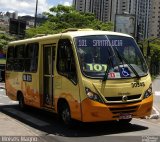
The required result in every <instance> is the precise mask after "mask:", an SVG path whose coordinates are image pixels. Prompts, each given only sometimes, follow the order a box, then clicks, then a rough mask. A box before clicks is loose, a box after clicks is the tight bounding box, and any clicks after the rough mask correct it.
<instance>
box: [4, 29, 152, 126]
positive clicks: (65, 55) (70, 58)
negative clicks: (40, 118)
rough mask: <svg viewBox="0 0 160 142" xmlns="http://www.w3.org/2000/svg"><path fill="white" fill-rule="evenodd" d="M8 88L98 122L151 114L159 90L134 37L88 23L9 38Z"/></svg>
mask: <svg viewBox="0 0 160 142" xmlns="http://www.w3.org/2000/svg"><path fill="white" fill-rule="evenodd" d="M6 93H7V95H8V97H9V98H11V99H12V100H18V101H19V106H20V107H21V108H23V107H24V106H25V105H29V106H33V107H36V108H41V109H46V110H50V111H53V112H55V113H57V114H58V115H59V116H60V117H61V118H62V120H63V121H64V122H65V123H66V124H71V122H72V120H79V121H82V122H97V121H110V120H117V121H119V122H123V123H129V122H130V121H131V119H132V118H142V117H145V116H149V115H150V114H151V110H152V103H153V94H152V84H151V76H150V74H149V70H148V67H147V65H146V61H145V60H144V57H143V55H142V53H141V51H140V49H139V47H138V45H137V44H136V42H135V40H134V39H133V37H131V36H129V35H126V34H122V33H116V32H109V31H95V30H91V29H90V30H89V29H88V30H87V29H77V30H73V31H72V30H68V31H65V32H62V33H59V34H54V35H46V36H41V37H34V38H30V39H24V40H19V41H14V42H11V43H9V45H8V52H7V63H6Z"/></svg>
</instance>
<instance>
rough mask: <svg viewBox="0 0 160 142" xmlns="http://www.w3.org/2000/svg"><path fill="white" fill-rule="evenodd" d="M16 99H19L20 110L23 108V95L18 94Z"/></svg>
mask: <svg viewBox="0 0 160 142" xmlns="http://www.w3.org/2000/svg"><path fill="white" fill-rule="evenodd" d="M18 101H19V108H20V110H24V108H25V103H24V97H23V95H22V94H20V95H19V96H18Z"/></svg>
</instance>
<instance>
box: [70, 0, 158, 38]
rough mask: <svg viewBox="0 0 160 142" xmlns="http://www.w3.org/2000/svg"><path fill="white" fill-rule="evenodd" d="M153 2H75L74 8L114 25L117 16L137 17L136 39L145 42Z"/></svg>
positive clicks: (103, 0)
mask: <svg viewBox="0 0 160 142" xmlns="http://www.w3.org/2000/svg"><path fill="white" fill-rule="evenodd" d="M153 1H157V2H158V1H159V0H153ZM151 2H152V1H151V0H73V6H74V7H75V8H76V10H78V11H82V12H91V13H94V14H95V15H96V18H97V19H99V20H101V21H103V22H109V21H111V22H113V23H114V22H115V16H116V14H131V15H135V17H136V22H135V23H136V25H135V31H136V37H137V38H139V39H140V40H143V39H145V38H148V36H149V29H150V26H151V25H150V24H149V17H150V15H151ZM159 4H160V2H159ZM157 8H159V6H157ZM157 14H160V13H157ZM157 24H158V23H157Z"/></svg>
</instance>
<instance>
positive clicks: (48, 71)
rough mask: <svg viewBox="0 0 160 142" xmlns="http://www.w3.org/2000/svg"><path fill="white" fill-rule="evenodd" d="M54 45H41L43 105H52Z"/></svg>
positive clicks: (49, 106)
mask: <svg viewBox="0 0 160 142" xmlns="http://www.w3.org/2000/svg"><path fill="white" fill-rule="evenodd" d="M55 47H56V46H55V45H53V44H52V45H44V46H43V106H44V107H48V108H52V107H53V95H54V94H53V83H54V82H53V80H54V62H55Z"/></svg>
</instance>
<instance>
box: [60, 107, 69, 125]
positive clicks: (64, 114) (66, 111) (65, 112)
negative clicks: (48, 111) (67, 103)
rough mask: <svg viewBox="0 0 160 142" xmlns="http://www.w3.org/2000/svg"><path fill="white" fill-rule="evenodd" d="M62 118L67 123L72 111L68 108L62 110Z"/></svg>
mask: <svg viewBox="0 0 160 142" xmlns="http://www.w3.org/2000/svg"><path fill="white" fill-rule="evenodd" d="M62 120H63V121H64V122H65V123H68V122H69V121H70V112H69V109H68V108H65V109H63V111H62Z"/></svg>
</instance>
